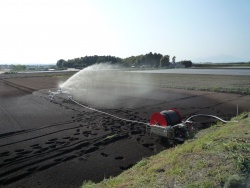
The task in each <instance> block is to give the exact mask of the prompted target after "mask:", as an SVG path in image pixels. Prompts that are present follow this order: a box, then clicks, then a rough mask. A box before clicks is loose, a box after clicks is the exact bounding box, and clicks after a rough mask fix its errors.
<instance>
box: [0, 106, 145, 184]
mask: <svg viewBox="0 0 250 188" xmlns="http://www.w3.org/2000/svg"><path fill="white" fill-rule="evenodd" d="M113 111H114V112H117V113H119V114H123V116H124V117H127V118H128V117H129V116H131V115H132V114H133V115H134V112H132V111H129V110H125V111H123V110H117V111H116V110H113ZM113 111H112V112H113ZM85 116H86V117H85ZM137 119H138V120H139V119H140V118H139V117H137ZM76 120H77V121H76ZM86 120H87V121H86ZM93 120H94V122H93ZM70 122H75V123H76V122H77V123H79V125H78V126H75V127H72V128H70V130H71V131H75V133H74V134H73V136H69V137H64V138H54V139H49V140H47V142H46V143H37V144H34V142H33V144H32V145H30V146H29V147H30V148H31V150H30V149H23V148H16V149H15V151H8V150H6V151H3V152H1V153H0V185H7V184H10V183H12V182H15V181H18V180H21V179H23V178H26V177H27V176H30V175H32V174H33V173H36V172H38V171H43V170H46V169H48V168H51V167H53V166H55V165H57V164H60V163H63V162H66V161H68V160H73V159H76V158H78V159H79V161H80V160H82V159H84V160H87V159H86V157H85V156H87V155H88V154H89V153H93V152H96V151H98V150H100V149H102V148H104V147H105V146H107V145H109V144H112V143H114V142H117V141H119V140H122V139H128V138H131V137H132V136H138V135H140V136H139V137H143V136H144V135H145V128H144V127H142V126H138V125H136V124H135V123H128V124H126V123H124V122H121V121H120V120H114V119H112V118H111V117H108V116H106V115H98V118H97V119H96V113H93V112H86V113H83V112H81V113H80V114H77V118H76V119H75V120H73V121H70ZM67 123H69V122H67ZM58 125H62V126H63V124H53V125H48V126H44V127H41V128H37V129H31V130H26V132H16V133H11V134H6V135H3V136H4V138H5V139H8V138H9V137H11V136H16V135H25V134H26V133H31V132H35V131H40V130H42V129H45V130H46V129H49V128H51V127H54V126H58ZM86 129H88V131H87V130H86ZM63 131H68V129H63V130H59V131H54V132H50V133H47V134H43V135H40V136H37V137H32V138H29V139H23V140H21V141H20V142H24V143H27V144H28V143H29V142H30V141H34V140H37V139H39V138H41V137H45V138H46V137H47V136H48V135H51V134H55V135H57V133H59V132H63ZM98 131H100V132H104V134H101V133H99V132H98ZM143 132H144V133H143ZM4 138H1V139H4ZM63 140H65V141H63ZM139 140H140V139H139ZM20 142H13V143H9V144H5V145H2V146H0V147H1V148H6V146H9V145H10V144H12V145H14V144H17V145H18V144H20ZM27 144H26V145H27ZM103 155H105V154H103ZM122 158H123V156H119V157H117V158H116V160H118V161H119V160H120V161H122V160H121V159H122ZM121 166H122V165H121ZM121 169H125V167H121Z"/></svg>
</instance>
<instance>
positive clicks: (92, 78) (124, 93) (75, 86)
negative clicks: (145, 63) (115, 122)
mask: <svg viewBox="0 0 250 188" xmlns="http://www.w3.org/2000/svg"><path fill="white" fill-rule="evenodd" d="M118 68H119V67H117V66H114V65H112V64H108V63H102V64H95V65H93V66H89V67H87V68H85V69H83V70H81V71H79V72H78V73H76V74H75V75H73V76H72V77H71V78H69V79H68V80H67V81H66V82H65V83H63V84H62V85H61V87H62V89H63V90H66V91H68V92H69V93H70V94H71V95H72V96H73V97H74V98H75V99H76V100H79V101H81V102H84V103H88V104H90V105H93V106H96V107H101V108H117V107H134V106H136V103H137V99H138V100H139V98H140V97H141V98H143V97H144V96H146V94H147V93H148V92H151V91H152V88H150V87H148V86H147V87H145V83H148V82H150V80H149V79H148V77H146V76H144V75H145V74H136V73H129V72H124V71H122V70H121V69H118ZM131 99H133V100H131ZM138 102H139V101H138Z"/></svg>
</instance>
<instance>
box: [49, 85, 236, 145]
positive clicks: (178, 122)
mask: <svg viewBox="0 0 250 188" xmlns="http://www.w3.org/2000/svg"><path fill="white" fill-rule="evenodd" d="M62 94H63V95H66V96H67V97H68V100H70V101H72V102H74V103H75V104H77V105H79V106H81V107H83V108H86V109H89V110H92V111H95V112H98V113H101V114H104V115H108V116H110V117H113V118H116V119H119V120H122V121H126V122H130V123H138V124H142V125H145V126H146V131H150V134H155V135H158V136H161V137H165V138H167V139H169V140H177V141H181V142H183V141H184V140H185V139H187V138H188V137H189V133H190V132H191V131H192V130H193V129H194V122H192V121H191V119H192V118H194V117H210V118H215V119H217V120H219V121H221V122H223V123H228V122H238V121H226V120H223V119H221V118H219V117H217V116H214V115H209V114H196V115H192V116H190V117H189V118H187V119H186V121H183V120H182V117H181V114H180V112H179V111H178V110H177V109H169V110H164V111H161V112H156V113H153V114H152V115H151V117H150V123H146V122H141V121H135V120H130V119H126V118H122V117H118V116H116V115H113V114H110V113H107V112H104V111H101V110H97V109H95V108H91V107H88V106H86V105H83V104H81V103H79V102H78V101H76V100H74V99H73V96H72V95H70V94H69V92H67V91H63V90H62V88H59V89H58V90H57V91H56V92H52V91H50V90H49V99H50V101H54V100H55V96H57V95H62ZM237 111H238V110H237Z"/></svg>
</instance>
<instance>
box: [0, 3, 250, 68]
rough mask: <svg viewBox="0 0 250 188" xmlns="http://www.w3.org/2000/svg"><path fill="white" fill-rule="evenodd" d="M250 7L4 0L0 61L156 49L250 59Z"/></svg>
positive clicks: (199, 57)
mask: <svg viewBox="0 0 250 188" xmlns="http://www.w3.org/2000/svg"><path fill="white" fill-rule="evenodd" d="M249 10H250V0H237V1H236V0H21V1H20V0H1V1H0V64H55V63H56V62H57V61H58V60H59V59H64V60H68V59H73V58H77V57H84V56H91V55H111V56H116V57H121V58H126V57H130V56H136V55H140V54H146V53H149V52H152V53H155V52H156V53H161V54H162V55H170V58H171V57H173V56H176V61H181V60H192V61H193V62H195V61H203V60H204V61H207V60H209V58H210V60H213V58H216V57H220V58H222V60H225V61H228V60H229V59H230V58H235V59H237V60H243V61H250V11H249ZM223 58H224V59H223Z"/></svg>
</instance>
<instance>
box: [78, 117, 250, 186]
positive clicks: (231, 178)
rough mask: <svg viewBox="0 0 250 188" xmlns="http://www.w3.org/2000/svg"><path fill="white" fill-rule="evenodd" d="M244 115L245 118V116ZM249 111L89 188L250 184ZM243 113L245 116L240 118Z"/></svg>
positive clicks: (87, 183)
mask: <svg viewBox="0 0 250 188" xmlns="http://www.w3.org/2000/svg"><path fill="white" fill-rule="evenodd" d="M246 115H248V117H246ZM249 115H250V113H245V114H241V115H240V116H239V117H237V118H234V119H233V120H238V119H239V122H238V123H234V122H230V123H226V124H222V123H218V124H217V125H214V126H212V127H210V128H208V129H204V130H202V131H200V132H199V133H197V134H196V136H195V137H194V138H193V139H190V140H187V141H186V142H185V143H184V144H182V145H178V146H176V147H174V148H171V149H168V150H165V151H162V152H161V153H159V154H157V155H155V156H152V157H149V158H145V159H143V160H141V161H140V162H138V163H137V164H136V165H135V166H133V167H132V168H131V169H129V170H127V171H125V172H123V173H122V174H120V175H119V176H117V177H114V178H110V179H105V180H103V181H102V182H100V183H98V184H95V183H92V182H89V181H87V182H84V184H83V186H82V187H83V188H93V187H97V188H98V187H100V188H105V187H109V188H110V187H123V188H124V187H188V188H196V187H197V188H198V187H199V188H200V187H207V188H210V187H216V188H217V187H245V186H246V184H247V183H248V184H249V183H250V117H249ZM243 116H245V117H246V118H243Z"/></svg>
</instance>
